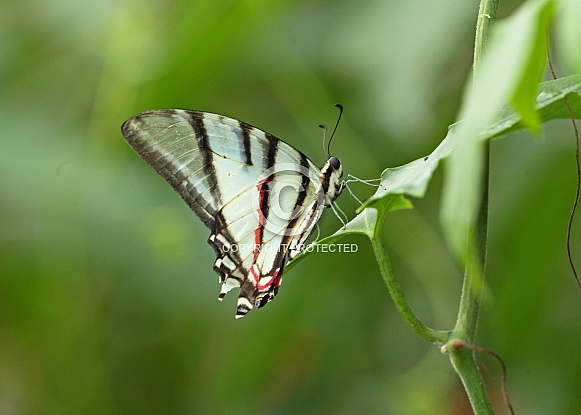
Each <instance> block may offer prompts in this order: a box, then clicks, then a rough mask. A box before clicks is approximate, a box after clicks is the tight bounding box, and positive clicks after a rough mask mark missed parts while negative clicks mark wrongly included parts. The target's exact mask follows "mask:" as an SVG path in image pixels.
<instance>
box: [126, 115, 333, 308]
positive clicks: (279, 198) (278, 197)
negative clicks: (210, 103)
mask: <svg viewBox="0 0 581 415" xmlns="http://www.w3.org/2000/svg"><path fill="white" fill-rule="evenodd" d="M122 133H123V135H124V137H125V139H126V140H127V142H128V143H129V144H130V145H131V147H133V149H134V150H135V151H136V152H137V153H138V154H139V155H140V156H141V157H142V158H143V159H144V160H145V161H146V162H147V163H148V164H149V165H150V166H151V167H153V168H154V169H155V171H157V172H158V173H159V174H160V175H161V176H162V177H164V179H165V180H166V181H167V182H168V183H169V184H170V185H171V186H172V187H173V188H174V189H175V190H176V192H177V193H178V194H179V195H180V196H181V197H182V198H183V199H184V201H185V202H186V203H187V204H188V206H189V207H190V208H191V209H192V210H193V211H194V212H195V213H196V215H197V216H198V217H199V218H200V219H201V220H202V222H203V223H204V224H205V225H206V226H207V227H208V228H209V229H210V231H211V234H210V237H209V239H208V242H209V243H210V245H212V247H213V248H214V251H215V253H216V261H215V263H214V270H215V271H216V272H217V273H218V275H219V276H220V281H221V282H222V283H223V286H222V290H221V293H220V297H219V298H220V299H221V298H222V297H223V296H224V295H225V294H226V292H228V291H229V290H230V289H232V288H234V287H240V294H239V300H238V310H237V317H239V316H243V315H244V314H246V313H247V312H248V311H249V310H250V309H252V308H255V307H261V306H263V305H264V304H266V303H267V302H268V301H270V300H271V299H272V298H274V296H275V295H276V292H277V290H278V287H279V286H280V282H281V278H282V273H283V268H284V261H285V258H286V257H287V254H288V253H289V252H290V256H291V257H292V256H294V255H296V253H298V252H299V250H300V247H301V245H302V244H303V243H304V242H305V241H306V239H307V238H308V236H309V235H310V233H311V232H312V230H313V228H314V226H315V225H316V222H317V221H318V219H319V217H320V215H321V213H322V209H323V208H324V207H325V206H326V205H327V204H328V203H329V198H331V199H334V198H335V197H337V196H338V194H339V193H340V190H341V188H340V186H339V185H338V181H337V180H338V174H337V177H334V183H333V184H334V186H336V187H337V188H336V189H335V188H333V189H331V190H332V191H333V192H331V193H329V192H330V190H329V189H328V186H327V187H325V183H327V185H328V179H329V178H330V175H331V173H329V174H323V173H321V170H319V169H318V168H317V167H316V166H315V165H314V164H313V163H312V162H311V161H310V160H309V159H308V158H307V157H306V156H305V155H304V154H302V153H301V152H299V151H298V150H296V149H295V148H293V147H292V146H290V145H288V144H286V143H284V142H283V141H281V140H279V139H277V138H276V137H274V136H272V135H270V134H268V133H265V132H263V131H261V130H259V129H257V128H255V127H252V126H250V125H249V124H246V123H243V122H241V121H238V120H235V119H232V118H228V117H225V116H222V115H218V114H212V113H206V112H199V111H189V110H174V109H167V110H154V111H147V112H144V113H141V114H138V115H136V116H135V117H132V118H130V119H129V120H127V121H126V122H125V123H124V124H123V126H122ZM328 164H329V163H328V162H327V163H326V164H325V166H327V165H328ZM325 166H324V168H325ZM335 182H336V183H335ZM327 193H329V195H330V196H329V195H328V194H327Z"/></svg>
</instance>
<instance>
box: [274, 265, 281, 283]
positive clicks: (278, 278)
mask: <svg viewBox="0 0 581 415" xmlns="http://www.w3.org/2000/svg"><path fill="white" fill-rule="evenodd" d="M279 271H280V268H277V269H275V270H274V288H278V287H280V284H281V282H282V275H281V276H280V277H279V276H278V274H279Z"/></svg>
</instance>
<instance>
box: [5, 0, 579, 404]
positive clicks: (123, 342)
mask: <svg viewBox="0 0 581 415" xmlns="http://www.w3.org/2000/svg"><path fill="white" fill-rule="evenodd" d="M518 3H519V2H518V1H503V2H501V8H500V15H501V16H506V15H508V14H510V12H511V11H512V10H513V9H514V8H515V7H517V6H518ZM477 9H478V2H477V1H476V0H472V1H459V0H439V1H432V0H422V1H416V2H401V1H385V0H366V1H363V2H353V1H346V0H340V1H331V0H327V1H321V0H318V1H297V0H277V1H267V0H262V1H260V0H243V1H234V0H231V1H211V0H189V1H186V0H175V1H169V0H166V1H163V0H158V1H152V0H141V1H137V0H120V1H111V0H108V1H98V2H97V1H87V0H77V1H71V0H53V1H51V2H50V4H49V3H46V2H42V1H38V0H36V1H34V0H26V1H15V0H9V1H5V2H3V3H2V5H1V6H0V126H1V129H0V414H2V415H12V414H233V413H236V414H289V415H290V414H326V415H334V414H337V415H339V414H340V415H344V414H345V415H347V414H403V415H418V414H432V415H433V414H436V415H437V414H455V415H459V414H468V413H471V412H470V409H469V407H468V406H467V402H466V398H465V396H464V393H463V390H462V387H461V385H460V383H459V381H458V379H457V377H456V376H455V374H454V372H453V370H452V368H451V366H450V364H449V361H448V359H447V358H446V356H444V355H442V354H441V353H440V352H439V351H438V350H437V349H436V348H435V347H433V346H431V345H429V344H427V343H425V342H423V341H422V340H420V339H418V338H416V337H415V336H414V335H413V334H412V333H411V331H410V330H409V329H408V328H407V327H406V326H405V325H404V324H403V323H402V321H401V319H400V317H399V316H398V314H397V312H396V310H395V309H394V307H393V305H392V304H391V302H390V299H389V296H388V294H387V291H386V289H385V287H384V285H383V283H382V280H381V278H380V275H379V272H378V269H377V264H376V263H375V261H374V258H373V255H372V253H371V252H370V249H369V245H368V243H367V241H366V240H364V239H363V238H356V237H352V238H347V239H345V240H344V241H345V242H348V243H357V244H358V245H359V250H358V252H357V253H349V254H329V253H326V254H323V253H320V254H312V255H310V256H309V257H308V258H306V259H305V260H304V261H302V262H301V263H300V264H299V266H297V267H295V268H294V269H293V270H292V271H291V272H289V273H288V274H287V275H286V277H285V283H284V285H283V287H282V289H281V291H280V292H279V295H278V297H277V299H276V301H274V302H272V303H270V304H269V305H268V306H267V307H265V308H264V309H261V310H259V311H253V312H251V313H250V314H249V315H248V316H247V317H246V318H244V319H242V320H235V319H234V312H235V301H236V294H230V295H229V296H227V298H226V299H225V301H224V302H223V303H219V302H218V301H217V300H216V298H217V295H218V292H219V284H218V282H217V280H218V278H217V275H215V274H214V273H213V271H212V264H213V261H214V255H213V252H212V250H211V248H210V247H209V246H208V245H207V244H206V239H207V237H208V230H207V229H206V228H205V227H204V226H203V225H202V224H201V223H200V222H199V221H198V220H197V218H196V217H195V216H194V215H193V213H191V212H190V211H189V210H188V208H187V207H186V206H185V204H183V202H182V201H181V200H180V198H179V197H178V196H177V195H176V194H174V193H173V191H172V189H171V188H170V187H169V186H167V184H166V183H165V182H164V181H163V180H162V179H161V178H159V177H158V176H157V175H156V174H155V173H154V172H153V171H152V170H151V169H150V168H149V167H148V166H146V165H145V163H143V162H142V161H141V160H140V159H139V157H138V156H137V155H136V154H134V153H133V152H132V150H131V149H130V148H129V146H128V145H127V144H126V143H125V142H124V140H123V138H122V136H121V134H120V132H119V127H120V125H121V123H122V122H123V121H124V120H125V119H127V118H129V117H130V116H132V115H134V114H136V113H138V112H141V111H144V110H147V109H155V108H167V107H169V108H171V107H175V108H189V109H199V110H205V111H212V112H218V113H222V114H226V115H229V116H232V117H235V118H238V119H242V120H244V121H246V122H248V123H250V124H253V125H256V126H258V127H260V128H262V129H264V130H266V131H269V132H270V133H272V134H274V135H276V136H278V137H280V138H282V139H284V140H285V141H287V142H289V143H290V144H292V145H294V146H296V147H298V148H300V149H301V150H302V151H303V152H304V153H305V154H307V155H308V156H309V157H310V158H311V159H312V160H313V161H315V163H317V164H322V163H323V162H324V161H325V155H324V153H323V150H322V146H321V142H322V131H321V130H320V129H319V128H317V125H318V124H320V123H324V124H328V125H333V123H334V122H335V119H336V116H337V110H336V109H335V108H334V107H333V105H334V104H335V103H336V102H340V103H342V104H343V105H344V106H345V108H346V111H345V114H344V116H343V120H342V123H341V125H340V127H339V131H338V134H337V136H336V138H335V139H334V142H333V148H332V151H333V153H334V154H336V155H337V156H338V157H340V158H341V160H342V163H343V166H344V169H345V170H346V171H347V172H348V173H351V174H354V175H356V176H358V177H361V178H375V177H379V175H380V173H381V171H382V170H383V168H385V167H388V166H397V165H401V164H404V163H407V162H409V161H411V160H413V159H416V158H419V157H422V156H424V155H426V154H428V153H429V152H431V151H432V150H433V148H435V146H436V145H437V144H438V142H439V141H440V140H441V139H442V138H443V137H444V136H445V134H446V129H447V126H448V125H449V124H450V123H452V122H454V117H455V114H456V111H457V109H458V106H459V104H460V93H461V90H462V86H463V84H464V82H465V80H466V78H467V76H468V74H469V72H470V65H471V60H472V47H473V36H474V25H475V21H476V15H477ZM555 59H556V64H557V69H558V70H560V68H559V65H558V57H556V58H555ZM561 71H562V70H561ZM561 75H568V73H563V72H561ZM573 140H574V139H573V133H572V128H571V124H570V122H567V121H558V122H552V123H549V124H548V125H545V128H544V138H543V139H541V140H535V139H533V138H532V137H531V136H530V135H528V134H526V133H521V134H518V135H513V136H510V137H507V138H503V139H501V140H497V141H496V142H494V143H493V145H492V166H491V174H492V177H491V195H490V197H491V204H490V246H489V257H488V292H487V296H486V301H485V304H484V307H483V309H482V315H481V320H480V328H479V336H478V343H479V344H481V345H483V346H486V347H488V348H491V349H493V350H495V351H496V352H498V353H499V354H500V355H501V356H502V357H503V358H504V359H505V361H506V363H507V365H508V370H509V372H508V376H509V390H510V393H511V397H512V400H513V403H514V405H515V407H516V408H517V412H518V413H523V414H524V413H526V414H573V413H581V400H580V399H579V386H580V385H581V358H579V345H580V344H581V323H580V320H579V310H580V300H581V299H580V294H579V290H578V288H577V286H576V284H575V282H574V280H573V277H572V275H571V272H570V270H569V267H568V262H567V257H566V251H565V230H566V223H567V219H568V216H569V212H570V209H571V204H572V201H573V196H574V186H575V180H576V179H575V173H576V171H575V165H574V141H573ZM353 190H354V192H355V193H356V194H357V195H359V197H361V198H364V197H366V196H368V195H370V194H372V193H373V191H374V189H373V188H370V187H366V186H364V185H358V184H354V185H353ZM440 190H441V170H440V171H438V173H437V174H436V176H435V178H434V180H433V181H432V184H431V187H430V190H429V192H428V194H427V197H426V198H425V199H424V200H414V204H415V206H416V209H414V210H410V211H398V212H395V213H393V214H392V215H391V216H390V217H388V219H387V221H386V224H385V227H386V229H385V233H386V243H387V245H388V249H389V254H390V255H391V257H392V260H393V262H394V267H395V270H396V275H397V276H398V279H399V281H400V283H401V284H402V286H403V287H404V289H405V291H406V293H407V296H408V298H409V300H410V302H411V304H412V305H413V307H414V309H415V310H416V311H417V313H418V314H419V315H420V316H421V317H422V318H423V319H424V320H425V321H426V322H427V323H428V324H430V325H431V326H433V327H435V328H438V329H448V328H451V327H452V326H453V324H454V318H455V313H456V309H457V306H458V302H459V294H460V285H461V276H462V273H461V271H460V270H458V269H457V267H456V266H455V264H454V263H453V262H452V261H451V259H450V257H449V255H448V252H447V250H446V247H445V245H444V244H443V242H442V235H441V230H440V224H439V222H438V209H439V203H440V202H439V197H440V196H439V195H440ZM339 203H340V205H341V206H342V207H343V209H344V210H345V211H346V212H347V213H348V215H349V216H350V217H352V216H353V215H354V211H355V209H356V208H357V203H356V202H355V201H354V200H353V199H352V198H351V197H350V196H349V195H348V194H346V195H345V196H342V197H341V199H339ZM340 226H341V225H340V223H339V221H338V220H337V218H335V217H334V216H333V215H332V214H329V213H328V214H326V215H325V217H324V218H323V220H322V224H321V232H322V235H328V234H330V233H332V232H333V231H334V230H336V229H338V228H339V227H340ZM580 227H581V223H580V222H578V221H577V222H576V223H575V226H574V233H573V234H574V236H573V248H574V255H575V258H576V259H577V261H578V262H580V263H581V257H580V256H579V255H578V251H579V236H580V235H581V229H580ZM480 361H481V364H482V371H483V374H484V376H485V378H486V382H487V384H488V385H489V390H490V393H491V395H492V396H493V399H494V401H495V407H496V408H497V410H498V412H499V413H503V412H502V411H504V410H505V408H504V406H503V404H502V402H501V395H500V377H501V372H500V368H499V366H498V364H497V363H496V362H495V361H492V360H491V359H490V358H488V357H486V356H481V357H480Z"/></svg>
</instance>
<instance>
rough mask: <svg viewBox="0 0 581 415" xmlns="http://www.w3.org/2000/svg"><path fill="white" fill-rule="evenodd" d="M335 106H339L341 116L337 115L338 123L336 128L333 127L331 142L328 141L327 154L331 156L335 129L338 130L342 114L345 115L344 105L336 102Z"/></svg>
mask: <svg viewBox="0 0 581 415" xmlns="http://www.w3.org/2000/svg"><path fill="white" fill-rule="evenodd" d="M335 106H336V107H337V108H339V117H337V123H336V124H335V128H333V133H331V138H329V142H328V143H327V156H328V157H330V153H331V151H330V150H331V141H332V140H333V137H334V136H335V131H337V127H338V126H339V121H341V115H343V105H341V104H335Z"/></svg>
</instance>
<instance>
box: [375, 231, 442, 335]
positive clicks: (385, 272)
mask: <svg viewBox="0 0 581 415" xmlns="http://www.w3.org/2000/svg"><path fill="white" fill-rule="evenodd" d="M381 223H382V221H379V220H378V225H377V227H376V229H375V233H374V234H373V235H372V236H370V238H369V239H370V240H371V245H372V246H373V252H374V253H375V259H376V260H377V263H378V265H379V271H380V272H381V276H382V277H383V281H384V282H385V285H386V286H387V291H389V295H390V296H391V299H392V300H393V303H394V304H395V307H396V308H397V310H398V311H399V313H400V314H401V316H402V318H403V319H404V321H405V322H406V324H407V325H408V326H409V327H410V328H411V329H412V331H413V332H414V333H415V334H416V335H417V336H418V337H420V338H422V339H424V340H427V341H429V342H431V343H436V342H440V343H445V342H446V341H448V335H449V332H447V331H441V330H434V329H432V328H430V327H428V326H426V325H425V324H424V323H423V322H422V321H421V320H420V319H419V318H418V317H417V316H416V315H415V314H414V312H413V311H412V309H411V307H410V306H409V304H408V302H407V300H406V298H405V295H404V294H403V291H402V290H401V288H400V286H399V284H398V283H397V281H396V279H395V276H394V274H393V269H392V267H391V262H390V260H389V257H388V256H387V253H386V250H385V246H384V244H383V238H382V235H381V225H380V224H381Z"/></svg>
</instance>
